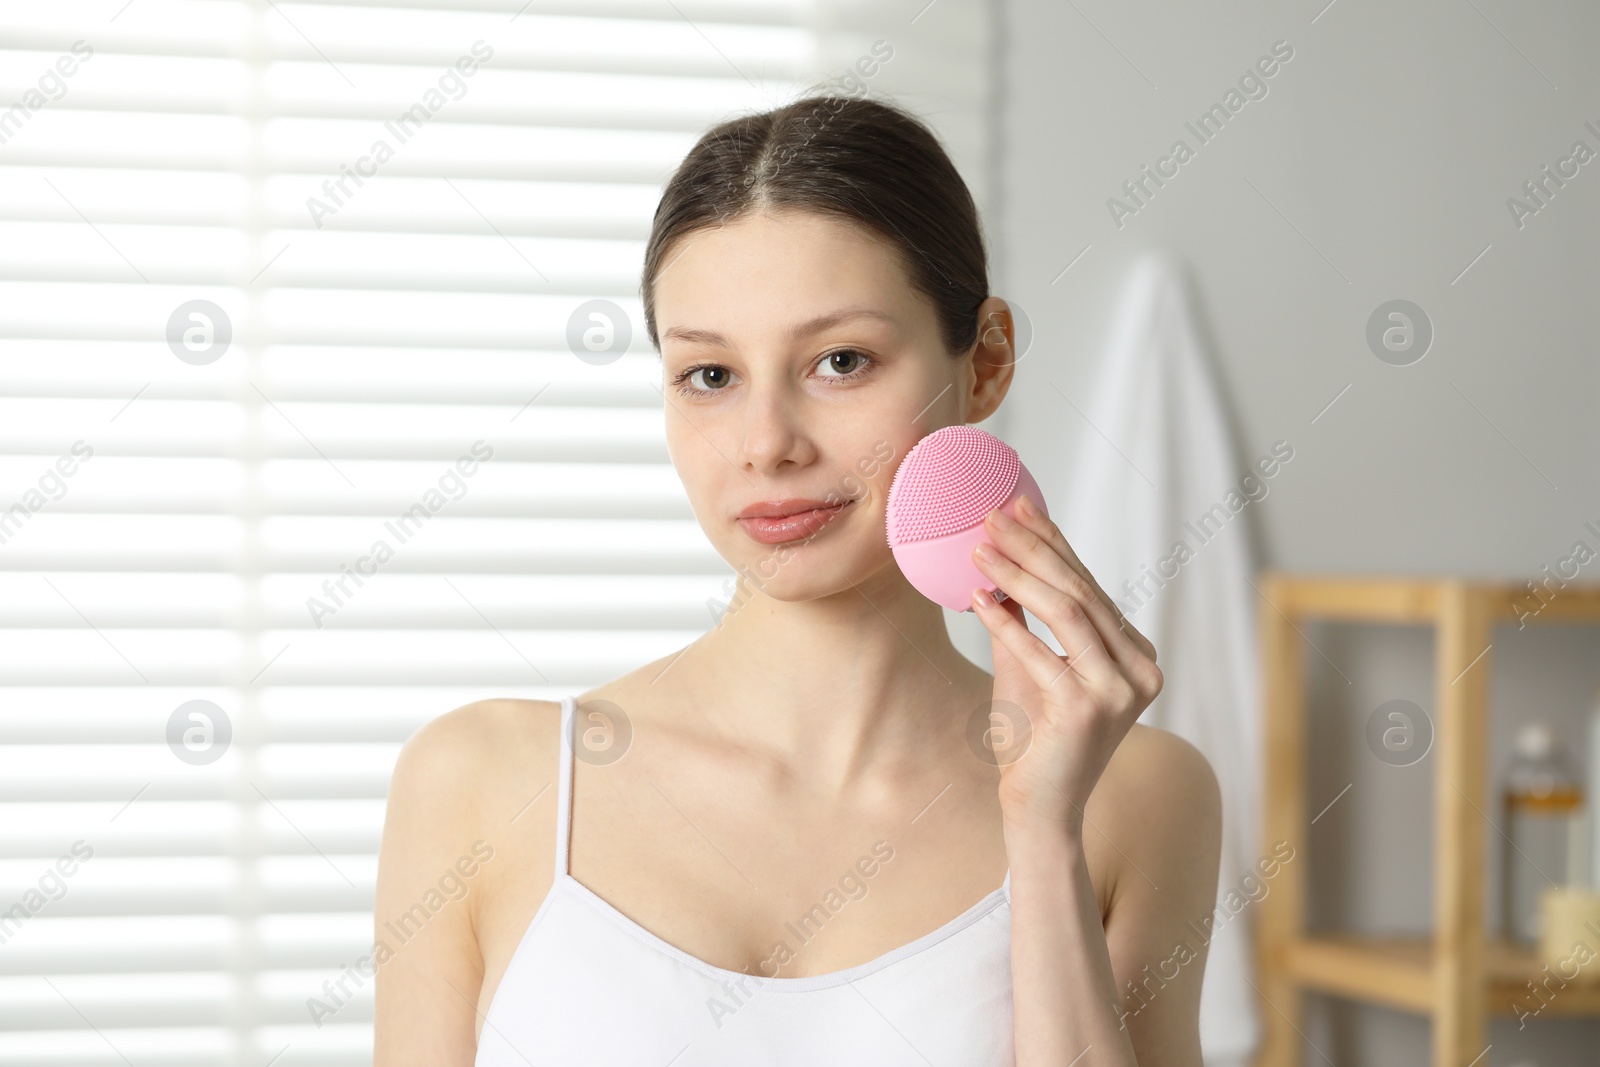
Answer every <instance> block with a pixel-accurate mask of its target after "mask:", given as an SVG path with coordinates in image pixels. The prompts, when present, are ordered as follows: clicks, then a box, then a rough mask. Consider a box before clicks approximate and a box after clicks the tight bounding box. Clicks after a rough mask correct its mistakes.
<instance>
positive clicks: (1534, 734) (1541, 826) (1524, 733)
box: [1500, 722, 1588, 947]
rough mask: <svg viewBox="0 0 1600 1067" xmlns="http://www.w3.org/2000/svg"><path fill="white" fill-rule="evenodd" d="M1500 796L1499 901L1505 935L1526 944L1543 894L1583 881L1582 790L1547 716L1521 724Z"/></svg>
mask: <svg viewBox="0 0 1600 1067" xmlns="http://www.w3.org/2000/svg"><path fill="white" fill-rule="evenodd" d="M1501 796H1502V806H1501V815H1502V825H1503V826H1504V827H1505V834H1506V841H1505V842H1504V843H1503V846H1504V847H1502V848H1501V862H1500V875H1501V878H1500V903H1501V929H1502V931H1503V933H1504V935H1505V936H1506V937H1507V938H1508V939H1510V940H1512V941H1514V942H1519V943H1521V944H1522V945H1523V946H1527V947H1531V946H1533V945H1534V944H1536V943H1537V942H1538V940H1539V895H1540V893H1542V892H1543V891H1544V890H1545V889H1548V888H1551V887H1552V886H1554V887H1558V888H1560V887H1566V886H1568V885H1571V884H1572V883H1573V882H1574V881H1581V880H1582V878H1583V876H1582V874H1581V873H1580V872H1578V871H1575V870H1573V869H1572V867H1573V866H1574V864H1575V862H1576V861H1577V859H1578V857H1579V856H1581V855H1583V853H1584V852H1585V851H1586V849H1585V848H1584V843H1583V842H1582V840H1581V838H1582V836H1583V835H1585V834H1586V833H1587V832H1588V826H1587V820H1586V819H1585V805H1584V790H1583V787H1582V786H1581V785H1580V784H1579V781H1578V778H1577V776H1576V775H1575V774H1574V773H1573V772H1572V770H1571V769H1570V767H1569V766H1568V763H1567V761H1566V759H1565V758H1564V757H1563V755H1562V753H1561V752H1560V751H1559V750H1558V749H1557V747H1556V741H1555V734H1554V733H1553V732H1552V731H1551V729H1550V727H1549V726H1548V725H1547V724H1546V723H1543V722H1530V723H1525V724H1524V725H1523V726H1521V727H1520V728H1519V729H1518V730H1517V734H1516V741H1515V745H1514V756H1513V759H1512V761H1511V768H1510V770H1509V771H1508V772H1507V775H1506V786H1505V790H1504V792H1503V793H1502V794H1501Z"/></svg>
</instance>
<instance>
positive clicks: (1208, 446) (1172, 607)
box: [1041, 252, 1304, 1067]
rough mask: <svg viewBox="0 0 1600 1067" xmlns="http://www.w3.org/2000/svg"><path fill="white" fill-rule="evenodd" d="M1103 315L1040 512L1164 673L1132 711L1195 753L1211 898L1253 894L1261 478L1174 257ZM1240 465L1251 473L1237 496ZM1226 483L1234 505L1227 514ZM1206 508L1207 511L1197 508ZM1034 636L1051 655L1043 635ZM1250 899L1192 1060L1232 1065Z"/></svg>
mask: <svg viewBox="0 0 1600 1067" xmlns="http://www.w3.org/2000/svg"><path fill="white" fill-rule="evenodd" d="M1118 316H1119V317H1118V319H1117V322H1116V325H1115V328H1114V329H1113V331H1112V339H1111V345H1110V348H1109V351H1108V352H1107V356H1106V359H1105V363H1104V366H1103V367H1102V368H1101V371H1100V377H1099V381H1098V383H1097V384H1096V388H1095V391H1094V393H1093V394H1092V399H1091V400H1090V402H1089V403H1088V404H1087V405H1086V406H1080V408H1079V410H1080V411H1081V412H1082V414H1083V415H1084V417H1085V419H1086V420H1087V422H1088V424H1089V425H1086V426H1083V427H1082V438H1081V441H1082V444H1081V446H1080V448H1079V450H1078V452H1077V454H1076V471H1075V473H1074V474H1073V476H1072V480H1071V482H1070V483H1069V484H1068V485H1067V486H1065V487H1064V488H1063V487H1058V490H1057V492H1055V493H1053V494H1050V499H1051V500H1052V501H1057V500H1058V501H1060V505H1059V508H1058V507H1055V506H1052V508H1051V511H1052V512H1053V513H1057V514H1056V515H1055V517H1056V518H1057V520H1058V521H1059V522H1060V524H1061V527H1062V530H1063V532H1065V533H1066V535H1067V538H1068V540H1069V541H1070V542H1071V543H1072V546H1073V548H1074V550H1076V552H1077V553H1078V556H1079V558H1080V559H1081V560H1082V561H1083V563H1084V565H1085V566H1086V567H1087V568H1088V569H1089V571H1090V573H1091V574H1093V575H1094V576H1095V579H1096V580H1097V581H1098V582H1099V583H1100V585H1101V587H1102V588H1103V589H1105V591H1106V592H1107V593H1108V594H1110V595H1111V596H1112V598H1113V599H1115V600H1116V601H1117V602H1118V603H1119V605H1120V606H1121V607H1122V609H1123V611H1124V613H1125V614H1127V615H1128V616H1129V618H1130V620H1131V621H1132V622H1133V624H1134V625H1135V626H1137V627H1138V628H1139V630H1140V632H1141V633H1143V634H1144V635H1145V636H1146V637H1148V638H1150V640H1151V641H1152V642H1154V643H1155V646H1156V650H1157V653H1158V661H1159V663H1160V665H1161V669H1162V674H1163V676H1164V679H1165V681H1164V685H1163V688H1162V691H1161V695H1160V696H1158V697H1157V698H1156V700H1155V702H1154V703H1153V704H1151V705H1150V707H1149V708H1148V709H1147V710H1146V711H1145V713H1144V714H1143V715H1142V716H1141V717H1140V721H1141V722H1143V723H1146V724H1148V725H1151V726H1157V727H1161V728H1163V729H1166V730H1170V731H1171V732H1173V733H1175V734H1178V735H1179V736H1180V737H1183V738H1185V739H1186V740H1188V741H1190V742H1191V743H1193V744H1194V745H1195V747H1197V748H1199V749H1200V751H1201V752H1203V753H1205V755H1206V758H1207V759H1209V760H1210V761H1211V766H1212V768H1213V770H1214V771H1215V772H1216V776H1217V779H1218V782H1219V783H1220V786H1221V790H1222V802H1223V835H1222V863H1221V871H1220V875H1219V880H1218V899H1219V901H1220V900H1222V899H1223V898H1224V897H1225V896H1226V895H1227V894H1228V892H1229V891H1230V890H1234V891H1235V895H1234V897H1233V899H1234V901H1235V902H1238V901H1239V899H1240V895H1241V894H1243V895H1244V896H1249V895H1251V894H1254V895H1256V896H1259V895H1260V894H1261V892H1262V889H1261V886H1265V890H1266V892H1271V891H1272V883H1271V881H1270V880H1267V879H1262V878H1261V877H1260V875H1261V871H1260V869H1259V868H1258V867H1257V863H1258V861H1259V860H1261V859H1262V858H1263V857H1264V855H1266V853H1264V851H1263V846H1262V843H1261V842H1260V837H1261V834H1260V828H1259V793H1260V786H1259V769H1260V759H1259V751H1260V715H1261V713H1260V708H1259V706H1258V700H1257V692H1258V690H1259V686H1260V682H1259V676H1258V673H1257V669H1258V660H1259V658H1260V657H1259V655H1258V652H1257V645H1256V629H1257V628H1256V622H1255V619H1256V603H1255V602H1256V600H1257V599H1258V597H1257V594H1256V592H1255V590H1254V589H1253V588H1252V586H1251V582H1252V581H1254V580H1255V568H1254V561H1253V553H1252V551H1251V549H1250V539H1249V534H1248V526H1247V523H1248V522H1249V521H1250V519H1251V516H1250V514H1249V512H1250V507H1249V504H1248V499H1249V496H1250V495H1251V494H1256V495H1259V494H1260V493H1261V492H1262V489H1263V487H1266V491H1267V492H1268V493H1269V494H1270V481H1268V480H1264V479H1262V477H1261V472H1260V471H1258V470H1255V469H1253V468H1252V465H1251V464H1249V463H1246V462H1243V461H1241V459H1240V457H1239V456H1238V455H1237V454H1236V452H1235V450H1234V448H1233V446H1232V443H1231V440H1230V437H1229V434H1228V429H1227V423H1226V419H1225V416H1224V410H1223V407H1222V404H1221V398H1220V396H1219V392H1218V389H1217V384H1216V380H1215V378H1214V376H1213V371H1212V368H1211V365H1210V361H1209V360H1208V358H1207V356H1206V353H1205V351H1204V345H1203V344H1202V341H1201V337H1200V333H1199V330H1198V327H1197V323H1196V320H1195V318H1194V316H1193V313H1192V305H1191V300H1190V294H1189V287H1188V281H1187V277H1186V274H1185V271H1184V268H1183V266H1182V265H1181V264H1180V263H1179V262H1178V261H1177V260H1176V259H1174V258H1173V257H1171V256H1170V255H1168V254H1166V253H1162V252H1157V253H1153V254H1150V255H1148V256H1147V257H1146V258H1144V259H1143V260H1141V261H1140V262H1139V263H1138V264H1137V265H1136V267H1135V268H1134V271H1133V274H1132V276H1131V278H1130V280H1129V282H1128V284H1127V289H1126V290H1125V294H1124V297H1123V301H1122V305H1121V308H1120V310H1119V312H1118ZM1108 439H1109V440H1108ZM1275 473H1278V472H1275ZM1247 475H1253V476H1254V477H1255V479H1256V482H1257V483H1260V484H1259V485H1249V486H1246V488H1245V489H1244V490H1243V491H1242V492H1241V483H1242V481H1243V479H1244V478H1245V477H1246V476H1247ZM1230 493H1232V494H1234V495H1233V496H1232V498H1231V500H1232V502H1233V504H1234V505H1235V506H1236V507H1237V509H1238V510H1237V513H1234V512H1233V511H1231V510H1229V504H1228V503H1227V502H1228V501H1229V499H1230V497H1229V494H1230ZM1241 500H1244V501H1246V503H1244V504H1240V503H1239V502H1240V501H1241ZM1218 504H1221V505H1222V508H1223V510H1222V511H1221V512H1218V511H1216V510H1213V508H1214V506H1215V505H1218ZM1207 512H1210V514H1211V515H1212V516H1213V524H1212V527H1210V528H1207V529H1204V530H1201V532H1197V529H1200V528H1198V527H1195V526H1194V523H1195V522H1196V521H1197V520H1198V519H1199V518H1200V517H1201V516H1202V515H1205V514H1206V513H1207ZM1224 514H1226V515H1227V516H1228V517H1227V518H1226V519H1224V518H1221V517H1220V516H1222V515H1224ZM1186 523H1187V525H1186ZM1202 533H1204V534H1209V539H1207V540H1202ZM1179 541H1183V542H1186V543H1187V544H1188V546H1189V549H1190V552H1191V553H1192V556H1191V557H1190V558H1188V559H1187V560H1186V561H1184V562H1181V563H1180V562H1179V561H1178V560H1177V559H1172V560H1170V561H1169V563H1168V564H1167V566H1166V568H1165V574H1167V575H1171V574H1173V570H1174V569H1175V570H1176V574H1175V576H1173V577H1170V578H1167V577H1161V578H1160V582H1161V583H1164V584H1160V585H1159V588H1158V582H1157V578H1156V576H1160V575H1162V574H1163V568H1162V566H1161V561H1162V560H1164V559H1168V558H1169V557H1172V556H1173V555H1174V547H1175V544H1176V543H1177V542H1179ZM1247 579H1249V580H1247ZM1141 580H1142V581H1143V583H1144V588H1143V589H1142V590H1141V589H1140V588H1139V586H1138V583H1139V582H1140V581H1141ZM1125 583H1126V584H1125ZM1041 636H1042V637H1043V638H1044V639H1045V640H1046V641H1047V642H1049V643H1050V644H1052V645H1053V646H1054V647H1055V648H1056V650H1057V651H1058V652H1059V651H1060V645H1059V643H1057V642H1055V641H1054V640H1053V639H1052V638H1051V637H1050V635H1049V634H1048V632H1046V633H1045V634H1042V635H1041ZM1268 844H1269V845H1270V843H1268ZM1302 853H1303V849H1297V850H1296V857H1295V859H1296V860H1299V861H1300V862H1304V860H1303V858H1302V855H1301V854H1302ZM1290 862H1294V861H1293V860H1291V861H1290ZM1252 873H1253V874H1254V875H1255V876H1256V883H1259V885H1257V884H1256V883H1252V882H1249V881H1246V882H1244V885H1243V887H1242V888H1241V879H1245V878H1246V877H1247V876H1248V875H1251V874H1252ZM1274 873H1276V872H1274ZM1253 911H1254V906H1253V905H1249V906H1244V907H1242V908H1241V909H1239V910H1238V911H1236V912H1234V913H1232V914H1230V913H1229V912H1227V911H1223V910H1219V911H1218V912H1217V913H1216V924H1217V927H1218V928H1217V929H1215V931H1214V932H1213V933H1212V935H1211V937H1210V941H1209V944H1210V948H1209V950H1208V955H1207V960H1206V972H1205V980H1204V983H1203V986H1202V991H1201V1005H1200V1038H1201V1047H1202V1049H1203V1050H1204V1054H1205V1063H1206V1064H1207V1067H1219V1065H1223V1064H1234V1063H1243V1062H1247V1058H1248V1057H1249V1055H1250V1053H1251V1051H1252V1050H1253V1049H1254V1047H1255V1044H1256V1041H1257V1039H1258V1036H1259V1031H1258V1026H1259V1020H1258V1018H1257V1008H1256V993H1255V990H1254V989H1253V988H1252V987H1251V984H1250V983H1251V982H1253V981H1255V976H1254V973H1253V971H1254V958H1253V950H1252V939H1251V936H1250V921H1251V920H1252V919H1253V914H1252V913H1253ZM1192 918H1195V919H1196V920H1197V922H1196V925H1197V926H1199V927H1200V929H1201V930H1204V929H1205V927H1204V925H1203V924H1202V923H1200V922H1199V921H1198V920H1199V917H1192ZM1198 940H1199V935H1197V936H1196V938H1195V939H1194V941H1195V942H1198Z"/></svg>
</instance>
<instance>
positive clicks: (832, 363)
mask: <svg viewBox="0 0 1600 1067" xmlns="http://www.w3.org/2000/svg"><path fill="white" fill-rule="evenodd" d="M866 358H867V357H866V356H865V355H863V354H862V353H860V352H857V351H856V350H855V349H853V348H841V349H839V351H837V352H829V353H828V354H827V355H826V356H823V357H822V362H820V363H819V364H817V366H818V368H819V369H820V368H827V369H828V370H830V371H837V372H838V374H824V375H823V377H824V378H829V377H841V378H847V377H849V376H850V375H851V374H852V373H854V372H855V371H857V370H859V369H860V367H861V364H862V361H864V360H865V359H866Z"/></svg>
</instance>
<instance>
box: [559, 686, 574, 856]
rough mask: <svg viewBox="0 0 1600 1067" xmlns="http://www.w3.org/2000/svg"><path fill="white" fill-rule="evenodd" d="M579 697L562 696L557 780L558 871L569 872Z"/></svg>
mask: <svg viewBox="0 0 1600 1067" xmlns="http://www.w3.org/2000/svg"><path fill="white" fill-rule="evenodd" d="M577 705H578V702H577V699H576V698H574V697H570V696H569V697H562V698H561V771H560V776H559V779H558V781H557V782H556V868H555V869H556V871H557V872H558V873H560V874H567V873H569V872H570V870H571V867H572V857H571V854H570V849H569V842H570V841H571V840H572V760H573V750H572V725H573V717H574V713H575V712H576V711H577Z"/></svg>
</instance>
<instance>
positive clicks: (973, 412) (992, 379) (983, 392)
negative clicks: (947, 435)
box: [966, 296, 1017, 423]
mask: <svg viewBox="0 0 1600 1067" xmlns="http://www.w3.org/2000/svg"><path fill="white" fill-rule="evenodd" d="M1016 341H1017V332H1016V323H1015V322H1014V321H1013V319H1012V315H1011V307H1010V305H1008V304H1007V303H1006V302H1005V301H1004V300H1002V299H1001V298H1000V297H998V296H991V297H988V298H987V299H985V300H984V302H983V303H982V304H979V305H978V339H977V340H976V341H974V342H973V345H972V350H971V351H970V352H969V353H967V359H968V361H969V366H970V367H971V368H972V370H971V373H970V374H969V375H968V378H969V385H968V389H969V395H968V397H967V404H966V407H967V422H969V423H976V422H982V421H983V420H984V419H987V418H988V417H989V416H990V415H992V414H994V412H995V409H997V408H998V407H999V406H1000V402H1001V401H1002V400H1004V399H1005V396H1006V393H1007V392H1008V391H1009V390H1010V388H1011V380H1012V376H1013V374H1014V372H1015V370H1016V366H1017V355H1016V351H1017V348H1016Z"/></svg>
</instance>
